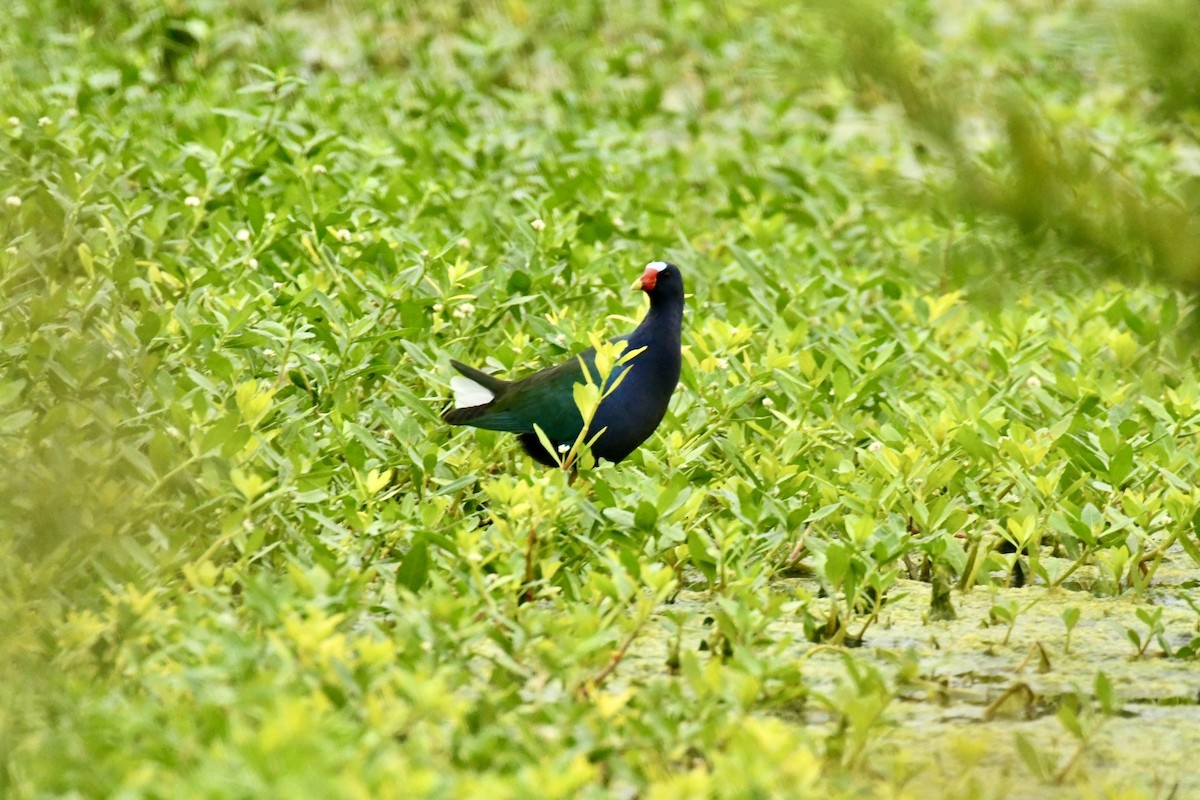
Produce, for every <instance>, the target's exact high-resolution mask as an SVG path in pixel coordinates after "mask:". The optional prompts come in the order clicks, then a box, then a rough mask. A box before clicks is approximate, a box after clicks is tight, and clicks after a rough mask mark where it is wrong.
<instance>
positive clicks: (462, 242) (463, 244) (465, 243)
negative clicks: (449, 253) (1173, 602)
mask: <svg viewBox="0 0 1200 800" xmlns="http://www.w3.org/2000/svg"><path fill="white" fill-rule="evenodd" d="M470 246H471V240H470V239H468V238H467V237H465V236H464V237H463V238H461V239H459V240H458V247H459V249H460V250H466V249H467V248H468V247H470Z"/></svg>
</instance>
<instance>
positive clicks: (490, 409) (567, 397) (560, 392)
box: [445, 349, 596, 442]
mask: <svg viewBox="0 0 1200 800" xmlns="http://www.w3.org/2000/svg"><path fill="white" fill-rule="evenodd" d="M580 358H582V359H583V360H584V362H585V363H587V365H588V368H589V369H591V368H592V367H593V366H594V365H595V360H596V353H595V351H593V350H591V349H588V350H585V351H584V352H582V353H580V354H579V355H578V356H576V357H575V358H572V359H570V360H569V361H564V362H563V363H561V364H559V365H557V366H554V367H550V368H548V369H544V370H542V371H541V372H536V373H534V374H533V375H530V376H529V377H528V378H523V379H522V380H519V381H512V382H511V383H510V382H507V381H504V382H501V381H499V380H497V379H496V378H494V377H492V376H490V375H486V374H485V373H480V372H479V371H478V370H475V369H472V368H470V367H467V368H466V369H462V368H461V367H460V365H458V364H455V368H456V369H458V370H459V371H460V372H462V373H463V374H464V375H466V376H467V377H468V378H470V379H471V380H474V381H477V382H479V383H480V384H481V385H484V386H486V387H487V388H488V389H489V390H491V391H493V392H494V393H495V395H496V397H495V399H493V400H492V401H491V402H490V403H487V404H486V405H481V406H475V407H473V408H460V409H455V410H453V411H451V412H448V413H447V414H446V416H445V419H446V421H447V422H452V423H454V424H457V425H472V426H474V427H476V428H486V429H487V430H490V431H505V432H507V433H533V432H534V430H533V426H534V424H535V423H536V424H537V425H540V426H541V428H542V430H543V431H545V433H546V435H547V436H548V437H550V439H551V441H556V442H562V441H569V440H571V439H574V438H575V437H576V436H578V435H579V430H580V428H582V427H583V418H582V417H581V416H580V415H579V409H578V408H576V407H575V389H574V387H575V384H577V383H583V369H582V367H580V365H579V359H580ZM464 366H465V365H464ZM480 376H484V378H486V382H485V381H484V378H481V377H480Z"/></svg>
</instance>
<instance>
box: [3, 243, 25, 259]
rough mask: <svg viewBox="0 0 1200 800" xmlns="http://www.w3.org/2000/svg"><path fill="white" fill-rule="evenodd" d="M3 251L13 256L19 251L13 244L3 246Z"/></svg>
mask: <svg viewBox="0 0 1200 800" xmlns="http://www.w3.org/2000/svg"><path fill="white" fill-rule="evenodd" d="M4 252H6V253H8V254H9V255H10V256H15V255H16V254H17V253H19V252H21V251H20V250H18V249H17V246H16V245H15V244H14V245H12V246H11V247H6V248H4Z"/></svg>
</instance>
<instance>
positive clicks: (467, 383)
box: [442, 360, 508, 425]
mask: <svg viewBox="0 0 1200 800" xmlns="http://www.w3.org/2000/svg"><path fill="white" fill-rule="evenodd" d="M450 364H451V365H453V367H454V368H455V369H456V370H458V371H459V372H461V373H462V375H461V376H459V375H455V376H454V377H453V378H451V379H450V388H451V389H452V390H453V391H454V408H452V409H450V410H449V411H447V412H446V413H445V414H443V415H442V419H444V420H446V422H449V423H450V424H452V425H459V424H462V423H464V422H469V421H470V420H472V419H475V418H476V417H478V416H479V415H480V414H481V413H482V412H483V411H484V409H486V408H487V407H488V406H490V405H491V404H492V401H493V400H495V399H496V397H497V395H499V394H500V393H501V392H503V391H504V388H505V387H506V386H508V381H506V380H502V379H500V378H496V377H493V376H491V375H488V374H487V373H486V372H483V371H482V370H478V369H475V368H474V367H469V366H467V365H466V364H463V363H462V362H460V361H453V360H452V361H451V362H450Z"/></svg>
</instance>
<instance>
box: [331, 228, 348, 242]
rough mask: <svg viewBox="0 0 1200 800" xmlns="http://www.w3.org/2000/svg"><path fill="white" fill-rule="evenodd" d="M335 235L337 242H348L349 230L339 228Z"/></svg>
mask: <svg viewBox="0 0 1200 800" xmlns="http://www.w3.org/2000/svg"><path fill="white" fill-rule="evenodd" d="M335 235H336V236H337V238H338V241H339V242H348V241H350V238H351V234H350V231H348V230H346V229H345V228H342V229H341V230H339V231H338V232H337V233H336V234H335Z"/></svg>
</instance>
